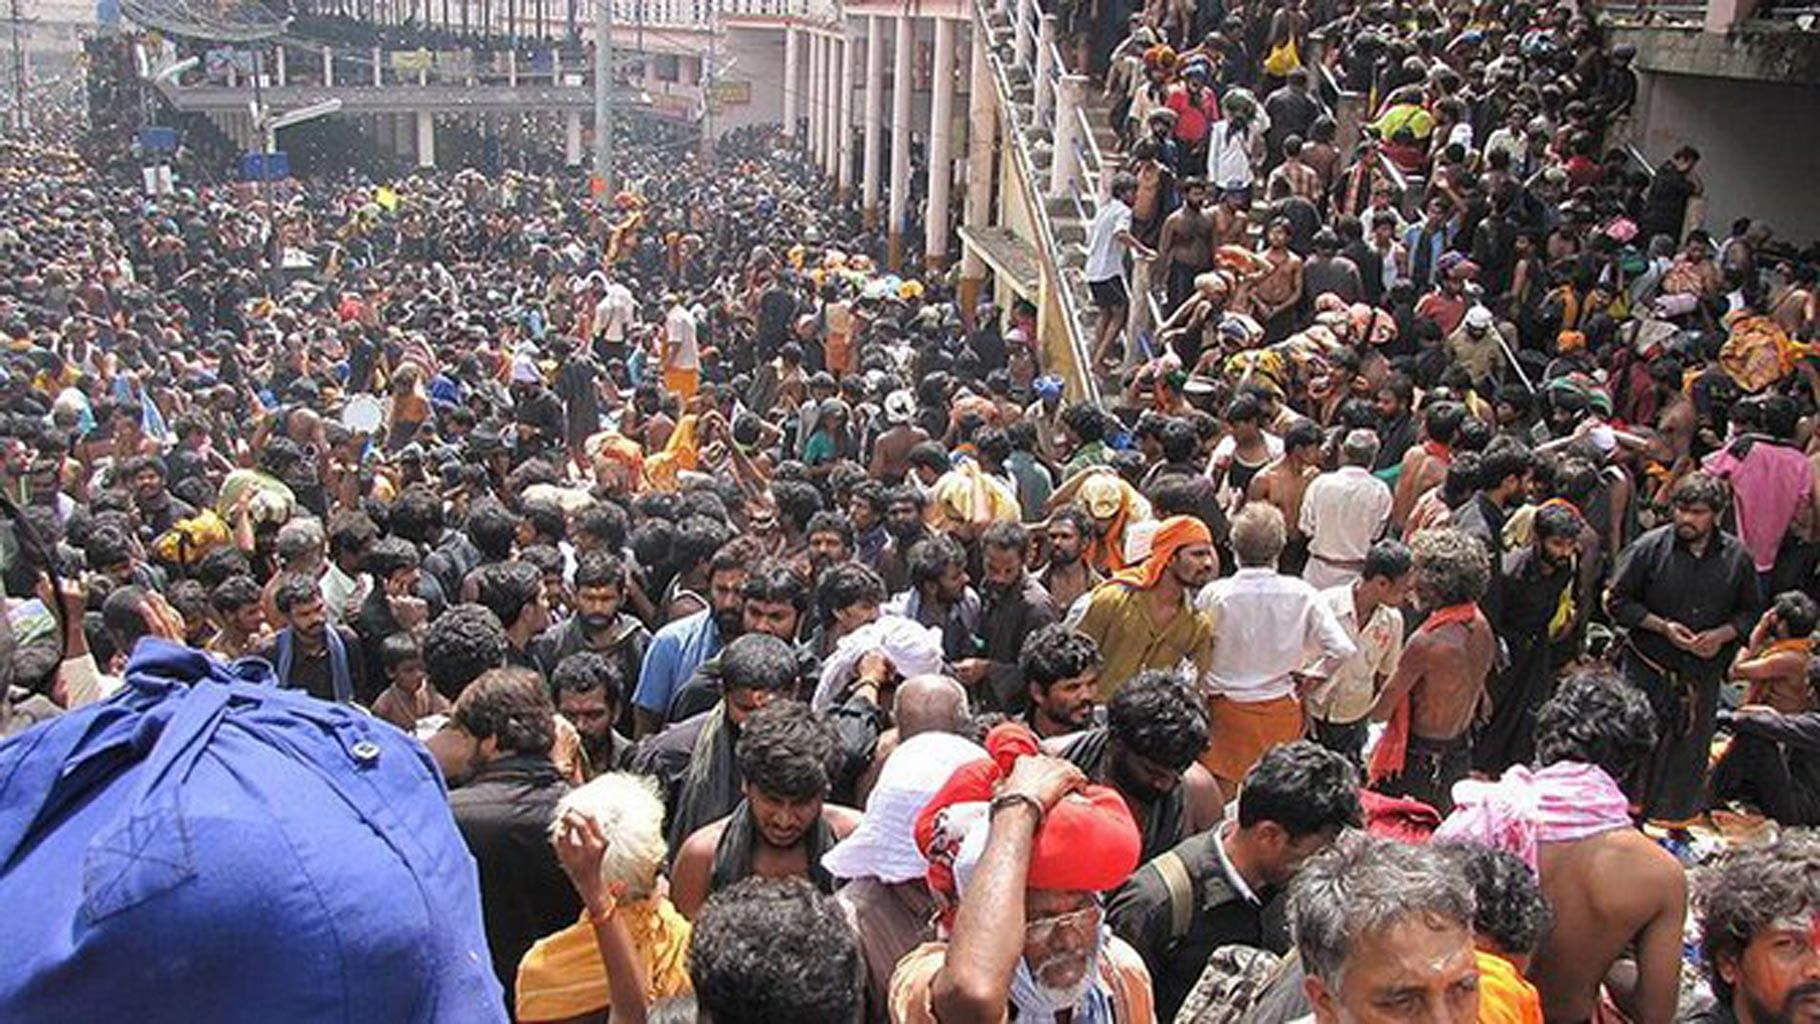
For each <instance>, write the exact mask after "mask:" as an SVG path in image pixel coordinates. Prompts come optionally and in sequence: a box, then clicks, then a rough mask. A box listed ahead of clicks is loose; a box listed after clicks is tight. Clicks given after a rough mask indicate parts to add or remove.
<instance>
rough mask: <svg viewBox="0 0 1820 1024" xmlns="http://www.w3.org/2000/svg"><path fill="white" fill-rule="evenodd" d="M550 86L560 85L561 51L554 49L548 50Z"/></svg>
mask: <svg viewBox="0 0 1820 1024" xmlns="http://www.w3.org/2000/svg"><path fill="white" fill-rule="evenodd" d="M550 84H551V85H561V84H562V51H561V50H559V49H556V48H555V47H551V48H550Z"/></svg>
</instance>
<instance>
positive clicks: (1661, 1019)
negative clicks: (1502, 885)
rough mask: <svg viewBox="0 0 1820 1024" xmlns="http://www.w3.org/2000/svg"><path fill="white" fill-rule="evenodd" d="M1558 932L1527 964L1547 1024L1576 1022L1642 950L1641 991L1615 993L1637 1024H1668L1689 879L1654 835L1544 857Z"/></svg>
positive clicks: (1576, 845) (1604, 838) (1572, 847)
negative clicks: (1609, 978)
mask: <svg viewBox="0 0 1820 1024" xmlns="http://www.w3.org/2000/svg"><path fill="white" fill-rule="evenodd" d="M1538 867H1539V869H1540V870H1539V872H1538V874H1539V875H1540V877H1541V882H1542V895H1543V896H1544V897H1545V898H1546V899H1547V900H1548V904H1549V906H1550V907H1551V908H1552V909H1553V910H1554V915H1555V920H1554V926H1553V927H1552V928H1551V929H1550V930H1549V932H1548V935H1547V937H1546V938H1544V939H1543V941H1542V948H1541V949H1540V950H1539V951H1538V952H1537V953H1536V956H1535V960H1534V961H1533V962H1532V963H1531V965H1530V968H1529V979H1530V981H1532V982H1534V983H1535V986H1536V988H1537V989H1538V990H1539V991H1540V992H1541V995H1542V1013H1543V1016H1544V1017H1545V1018H1546V1019H1547V1020H1548V1021H1549V1022H1550V1024H1579V1022H1580V1021H1586V1020H1590V1019H1591V1018H1592V1017H1593V1015H1594V1013H1595V1012H1596V1011H1597V1010H1598V1007H1599V987H1600V985H1601V984H1603V983H1604V982H1605V978H1606V975H1607V973H1608V972H1609V971H1610V970H1611V966H1612V964H1613V963H1614V962H1616V961H1617V959H1618V958H1619V957H1620V956H1621V955H1623V954H1624V953H1625V951H1626V950H1627V949H1631V947H1632V946H1633V944H1634V946H1635V949H1634V954H1633V955H1634V956H1635V958H1636V962H1637V986H1636V989H1635V991H1634V992H1630V993H1616V995H1617V997H1618V1000H1619V1007H1620V1009H1623V1010H1625V1011H1626V1013H1627V1014H1628V1015H1629V1016H1630V1018H1631V1020H1633V1021H1635V1022H1637V1024H1668V1022H1669V1021H1671V1020H1673V1019H1674V1015H1675V1004H1676V1000H1677V997H1678V994H1679V981H1680V969H1681V938H1682V925H1683V919H1684V917H1685V915H1686V910H1687V876H1686V874H1685V872H1683V871H1682V869H1681V864H1680V863H1679V862H1678V861H1676V860H1675V858H1674V856H1673V855H1672V854H1670V853H1669V852H1668V851H1666V850H1664V849H1662V848H1661V847H1659V846H1657V845H1656V844H1655V843H1654V842H1652V841H1651V840H1650V839H1649V837H1647V836H1645V835H1643V834H1642V833H1641V832H1637V831H1634V830H1632V829H1618V830H1616V831H1612V832H1606V833H1603V834H1601V835H1597V836H1593V837H1591V838H1588V839H1581V840H1577V841H1575V842H1570V843H1545V844H1543V845H1542V848H1541V851H1540V853H1539V854H1538Z"/></svg>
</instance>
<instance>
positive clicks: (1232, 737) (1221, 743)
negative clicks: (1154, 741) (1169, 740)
mask: <svg viewBox="0 0 1820 1024" xmlns="http://www.w3.org/2000/svg"><path fill="white" fill-rule="evenodd" d="M1207 721H1208V730H1207V731H1208V734H1209V735H1208V743H1207V752H1206V753H1204V754H1202V755H1201V766H1202V767H1203V768H1206V769H1207V771H1208V772H1210V773H1212V775H1213V776H1214V778H1217V779H1220V780H1223V781H1225V782H1228V783H1232V784H1236V783H1238V782H1239V781H1240V780H1241V779H1243V778H1244V777H1245V773H1246V772H1248V771H1250V770H1251V766H1252V765H1254V764H1257V763H1258V759H1259V758H1262V757H1263V756H1264V752H1265V751H1267V750H1269V749H1270V748H1271V747H1274V746H1277V745H1279V744H1283V743H1291V742H1294V741H1295V740H1299V739H1301V738H1302V702H1301V701H1299V700H1297V699H1295V698H1294V697H1278V698H1276V699H1275V700H1263V701H1255V702H1251V703H1247V702H1244V701H1236V700H1233V699H1231V698H1229V697H1209V698H1207Z"/></svg>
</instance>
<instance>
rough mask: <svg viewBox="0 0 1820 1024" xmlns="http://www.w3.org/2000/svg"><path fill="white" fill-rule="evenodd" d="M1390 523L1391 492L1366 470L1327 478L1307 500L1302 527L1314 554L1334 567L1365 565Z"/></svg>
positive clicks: (1312, 486)
mask: <svg viewBox="0 0 1820 1024" xmlns="http://www.w3.org/2000/svg"><path fill="white" fill-rule="evenodd" d="M1388 522H1390V488H1389V487H1388V486H1387V485H1386V484H1385V483H1384V481H1382V480H1379V479H1378V478H1377V477H1375V476H1372V475H1371V472H1370V471H1369V470H1367V469H1365V468H1364V467H1363V466H1341V467H1340V468H1339V469H1336V470H1334V471H1333V472H1331V473H1322V474H1321V475H1320V476H1317V477H1315V478H1314V479H1313V480H1311V481H1309V484H1308V490H1307V492H1306V493H1304V494H1303V495H1302V514H1301V519H1300V522H1299V523H1298V526H1299V527H1300V529H1301V531H1302V534H1303V535H1304V536H1306V537H1307V538H1308V553H1309V555H1311V556H1313V558H1315V559H1319V560H1321V561H1324V562H1328V563H1330V565H1329V567H1330V568H1339V567H1345V566H1347V565H1349V564H1354V563H1358V562H1363V561H1364V560H1365V552H1366V551H1368V550H1370V549H1371V544H1372V541H1375V540H1377V539H1378V538H1379V537H1381V536H1383V535H1384V525H1385V524H1386V523H1388ZM1310 566H1311V567H1312V566H1313V562H1310ZM1354 575H1355V576H1356V575H1357V574H1356V573H1354Z"/></svg>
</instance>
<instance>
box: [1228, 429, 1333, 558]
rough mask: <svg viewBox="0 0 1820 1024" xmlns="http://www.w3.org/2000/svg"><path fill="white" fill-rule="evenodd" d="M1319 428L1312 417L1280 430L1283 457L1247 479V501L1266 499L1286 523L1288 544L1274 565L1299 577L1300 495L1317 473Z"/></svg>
mask: <svg viewBox="0 0 1820 1024" xmlns="http://www.w3.org/2000/svg"><path fill="white" fill-rule="evenodd" d="M1321 440H1322V436H1321V428H1320V427H1318V426H1316V425H1315V424H1314V421H1313V420H1298V421H1296V422H1295V423H1294V424H1292V425H1291V426H1290V428H1289V429H1288V430H1286V431H1284V432H1283V457H1282V458H1280V459H1278V460H1276V461H1275V462H1273V463H1271V464H1270V465H1269V466H1268V467H1266V468H1265V470H1264V471H1263V472H1262V473H1259V474H1258V475H1257V476H1255V477H1252V478H1251V487H1250V488H1249V490H1248V493H1247V494H1246V496H1245V497H1246V500H1247V501H1267V502H1269V503H1270V504H1272V505H1275V506H1276V507H1277V509H1278V510H1279V511H1281V512H1282V513H1283V522H1285V523H1288V524H1289V537H1288V544H1287V545H1286V546H1285V547H1284V548H1283V557H1282V559H1281V560H1279V561H1278V562H1277V568H1278V569H1279V570H1280V571H1282V572H1285V573H1287V574H1289V575H1291V576H1299V575H1301V573H1302V567H1303V566H1305V565H1307V564H1308V537H1307V535H1306V534H1304V533H1302V530H1301V527H1300V526H1299V525H1297V524H1299V523H1300V522H1301V521H1302V495H1304V494H1306V493H1307V492H1308V484H1309V482H1310V481H1312V480H1314V478H1315V477H1316V476H1318V475H1320V472H1321Z"/></svg>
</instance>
